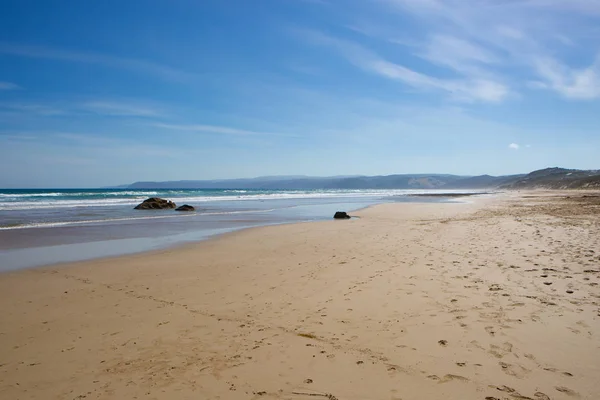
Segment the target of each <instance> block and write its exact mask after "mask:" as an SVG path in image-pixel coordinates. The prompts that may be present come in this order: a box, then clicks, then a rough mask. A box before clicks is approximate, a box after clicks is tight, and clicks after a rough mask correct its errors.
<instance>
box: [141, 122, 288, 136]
mask: <svg viewBox="0 0 600 400" xmlns="http://www.w3.org/2000/svg"><path fill="white" fill-rule="evenodd" d="M151 125H152V126H154V127H156V128H162V129H169V130H176V131H186V132H198V133H213V134H215V133H216V134H222V135H236V136H282V137H295V135H287V134H281V133H272V132H259V131H251V130H246V129H238V128H231V127H226V126H217V125H199V124H189V125H186V124H166V123H155V124H151Z"/></svg>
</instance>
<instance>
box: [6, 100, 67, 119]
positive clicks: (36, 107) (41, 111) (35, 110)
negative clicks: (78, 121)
mask: <svg viewBox="0 0 600 400" xmlns="http://www.w3.org/2000/svg"><path fill="white" fill-rule="evenodd" d="M0 112H3V113H10V114H26V115H38V116H45V117H50V116H56V115H64V114H66V110H65V109H63V108H59V107H55V106H51V105H46V104H36V103H0Z"/></svg>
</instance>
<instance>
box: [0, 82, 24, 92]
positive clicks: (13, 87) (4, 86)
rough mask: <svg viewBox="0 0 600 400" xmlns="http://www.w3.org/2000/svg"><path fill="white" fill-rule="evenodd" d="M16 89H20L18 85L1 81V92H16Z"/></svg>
mask: <svg viewBox="0 0 600 400" xmlns="http://www.w3.org/2000/svg"><path fill="white" fill-rule="evenodd" d="M16 89H20V87H19V85H16V84H14V83H12V82H2V81H0V90H16Z"/></svg>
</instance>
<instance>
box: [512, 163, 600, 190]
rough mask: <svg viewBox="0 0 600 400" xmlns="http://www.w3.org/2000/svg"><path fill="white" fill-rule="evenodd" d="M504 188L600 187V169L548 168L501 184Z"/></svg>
mask: <svg viewBox="0 0 600 400" xmlns="http://www.w3.org/2000/svg"><path fill="white" fill-rule="evenodd" d="M500 188H502V189H538V188H539V189H600V170H578V169H565V168H557V167H555V168H546V169H540V170H537V171H533V172H531V173H529V174H527V175H525V176H523V177H520V178H519V179H516V180H514V181H511V182H506V183H504V184H502V185H500Z"/></svg>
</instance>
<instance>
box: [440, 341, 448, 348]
mask: <svg viewBox="0 0 600 400" xmlns="http://www.w3.org/2000/svg"><path fill="white" fill-rule="evenodd" d="M438 344H439V345H440V346H442V347H446V346H448V341H447V340H443V339H442V340H438Z"/></svg>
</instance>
